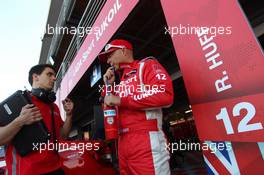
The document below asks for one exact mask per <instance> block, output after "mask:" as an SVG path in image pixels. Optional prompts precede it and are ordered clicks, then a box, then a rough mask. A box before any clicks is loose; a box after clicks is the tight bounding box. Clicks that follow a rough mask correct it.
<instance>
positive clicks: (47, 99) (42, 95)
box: [31, 88, 56, 103]
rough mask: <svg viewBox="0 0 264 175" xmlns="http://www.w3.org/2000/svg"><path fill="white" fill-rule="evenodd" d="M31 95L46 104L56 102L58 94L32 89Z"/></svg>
mask: <svg viewBox="0 0 264 175" xmlns="http://www.w3.org/2000/svg"><path fill="white" fill-rule="evenodd" d="M31 93H32V95H34V96H35V97H37V98H38V99H39V100H41V101H43V102H44V103H53V102H55V100H56V94H55V92H53V91H51V90H45V89H42V88H32V90H31Z"/></svg>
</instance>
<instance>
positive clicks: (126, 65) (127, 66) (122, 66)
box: [119, 60, 139, 70]
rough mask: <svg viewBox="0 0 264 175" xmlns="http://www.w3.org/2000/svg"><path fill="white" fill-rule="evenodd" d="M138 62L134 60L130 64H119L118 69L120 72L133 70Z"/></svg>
mask: <svg viewBox="0 0 264 175" xmlns="http://www.w3.org/2000/svg"><path fill="white" fill-rule="evenodd" d="M138 62H139V60H134V61H133V62H131V63H119V68H120V69H121V70H124V69H131V68H133V67H134V66H135V65H136V64H137V63H138Z"/></svg>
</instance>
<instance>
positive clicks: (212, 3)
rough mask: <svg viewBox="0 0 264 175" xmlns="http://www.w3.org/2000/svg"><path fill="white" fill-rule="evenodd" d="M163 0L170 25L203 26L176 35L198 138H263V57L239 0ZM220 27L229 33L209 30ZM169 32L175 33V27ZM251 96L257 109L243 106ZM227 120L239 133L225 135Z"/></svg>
mask: <svg viewBox="0 0 264 175" xmlns="http://www.w3.org/2000/svg"><path fill="white" fill-rule="evenodd" d="M161 2H162V6H163V9H164V13H165V16H166V20H167V23H168V27H172V26H176V25H178V24H181V25H182V26H187V27H188V26H189V28H190V29H191V27H192V26H200V30H197V31H196V32H193V33H190V31H189V33H188V30H187V29H186V32H185V33H184V32H182V34H181V33H180V32H179V33H178V34H177V35H175V36H173V37H172V41H173V44H174V47H175V50H176V53H177V58H178V61H179V64H180V68H181V71H182V75H183V79H184V82H185V86H186V89H187V92H188V96H189V99H190V102H191V105H192V106H194V108H193V113H194V118H195V122H196V124H197V127H198V134H199V136H200V135H201V136H202V137H203V139H204V140H211V139H212V140H216V141H218V140H220V141H221V140H226V139H227V140H229V139H232V140H239V137H241V140H243V141H255V142H257V141H263V138H260V132H261V133H263V130H261V129H262V126H263V125H264V123H263V115H261V114H263V109H264V103H263V102H262V101H261V98H262V99H263V95H262V94H263V92H264V73H263V67H264V57H263V52H262V50H261V48H260V45H259V43H258V42H257V40H256V38H255V36H254V33H253V31H252V29H251V27H250V26H249V23H248V22H247V19H246V18H245V16H244V14H243V11H242V10H241V8H240V5H239V3H238V1H222V0H199V1H192V0H186V1H181V0H175V1H165V0H164V1H161ZM179 7H180V8H179ZM175 9H177V10H175ZM230 14H232V15H230ZM219 26H222V27H226V28H227V27H228V29H230V32H228V33H227V32H226V33H221V34H219V33H220V32H219V31H218V32H212V30H209V29H211V28H213V27H217V28H219ZM202 27H203V28H202ZM170 29H171V28H170ZM169 32H170V34H172V30H170V31H169ZM174 33H175V31H174ZM230 99H233V100H230ZM236 99H237V100H236ZM248 100H250V101H252V103H251V105H253V107H252V106H250V105H246V104H243V102H247V101H248ZM239 104H240V105H239ZM236 105H238V106H236ZM244 105H246V106H244ZM222 108H223V110H221V109H222ZM248 108H250V110H249V109H248ZM252 108H254V109H252ZM251 109H252V110H251ZM234 110H235V111H236V112H235V114H232V111H233V112H234ZM254 110H255V113H254V114H253V113H250V111H251V112H252V111H253V112H254ZM220 112H221V113H220ZM218 114H219V116H218V120H216V119H215V117H216V115H218ZM221 117H223V119H221ZM227 118H229V119H230V122H228V121H227ZM241 120H242V121H243V122H241ZM223 121H224V122H226V125H225V126H227V127H228V125H232V127H233V130H234V133H232V131H230V132H231V133H232V134H228V136H227V134H225V133H226V130H227V129H226V127H223V124H222V123H221V122H223ZM251 122H252V123H251ZM254 123H255V124H256V125H251V124H254ZM239 124H240V126H239V127H238V126H237V125H239ZM212 128H213V130H210V129H212ZM239 128H240V129H239ZM237 130H238V131H237ZM245 130H247V131H246V132H244V131H245ZM208 131H210V132H208ZM240 131H243V132H240ZM224 134H225V135H226V136H225V137H224ZM218 135H219V136H218ZM242 137H243V138H242Z"/></svg>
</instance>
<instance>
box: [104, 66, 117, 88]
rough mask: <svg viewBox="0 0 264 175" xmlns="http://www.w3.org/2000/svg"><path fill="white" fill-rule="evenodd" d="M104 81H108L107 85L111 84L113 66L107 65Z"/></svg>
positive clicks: (112, 80) (113, 73)
mask: <svg viewBox="0 0 264 175" xmlns="http://www.w3.org/2000/svg"><path fill="white" fill-rule="evenodd" d="M103 79H104V82H106V81H108V84H109V85H113V83H114V81H115V71H114V68H113V67H109V68H108V69H107V71H106V72H105V74H104V76H103Z"/></svg>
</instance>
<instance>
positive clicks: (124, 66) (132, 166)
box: [99, 40, 174, 175]
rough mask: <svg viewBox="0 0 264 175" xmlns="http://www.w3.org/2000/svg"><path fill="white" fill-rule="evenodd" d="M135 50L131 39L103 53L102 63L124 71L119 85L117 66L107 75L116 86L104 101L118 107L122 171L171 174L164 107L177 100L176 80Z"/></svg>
mask: <svg viewBox="0 0 264 175" xmlns="http://www.w3.org/2000/svg"><path fill="white" fill-rule="evenodd" d="M132 50H133V48H132V45H131V44H130V43H129V42H128V41H125V40H113V41H112V42H111V43H110V44H108V45H106V48H105V52H102V53H101V54H99V59H100V61H101V62H107V63H108V64H110V65H111V66H113V67H115V69H116V70H118V71H120V72H122V76H121V82H120V84H119V85H115V84H114V80H115V77H114V72H113V69H111V68H109V69H108V70H107V72H106V73H105V74H104V80H105V81H106V80H108V81H109V83H110V84H111V85H112V88H114V89H112V91H114V93H112V94H111V95H110V96H106V97H105V99H104V103H105V104H106V105H109V106H118V119H119V140H118V152H119V166H120V174H121V175H122V174H124V175H126V174H144V175H154V174H156V175H168V174H170V167H169V159H170V156H169V152H168V150H167V149H166V139H165V136H164V133H163V132H162V108H163V107H169V106H170V105H171V104H172V103H173V97H174V93H173V87H172V81H171V79H170V76H169V75H168V73H167V72H166V70H165V69H164V68H163V67H162V66H161V65H160V64H159V62H158V61H157V60H155V59H154V58H153V57H148V58H145V59H143V60H141V61H139V60H134V58H133V52H132Z"/></svg>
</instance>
